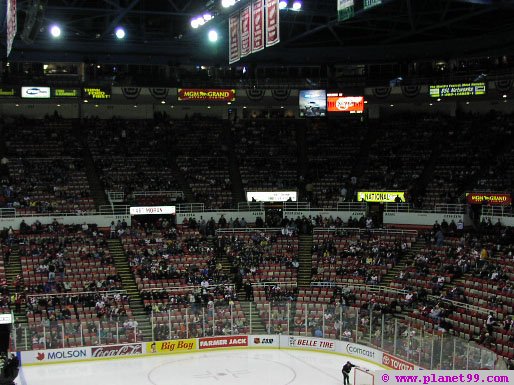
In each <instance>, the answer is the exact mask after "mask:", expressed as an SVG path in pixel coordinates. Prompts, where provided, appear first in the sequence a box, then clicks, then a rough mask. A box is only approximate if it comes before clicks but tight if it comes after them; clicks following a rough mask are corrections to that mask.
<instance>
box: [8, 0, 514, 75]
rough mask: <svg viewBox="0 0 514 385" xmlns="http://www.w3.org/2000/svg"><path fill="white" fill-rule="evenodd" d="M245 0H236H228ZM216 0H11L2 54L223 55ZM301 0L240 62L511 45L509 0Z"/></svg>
mask: <svg viewBox="0 0 514 385" xmlns="http://www.w3.org/2000/svg"><path fill="white" fill-rule="evenodd" d="M248 1H249V0H242V1H240V2H239V3H238V5H236V8H237V7H240V6H242V5H244V4H245V3H247V2H248ZM219 2H220V1H219V0H18V23H19V27H18V34H17V37H16V39H15V42H14V48H13V52H12V53H11V56H10V58H9V59H10V60H17V61H38V62H49V61H52V62H55V61H61V62H77V61H78V62H80V61H86V60H90V61H94V62H98V63H134V64H136V63H155V64H158V63H163V64H168V63H169V64H202V65H214V64H217V65H223V64H227V62H228V59H227V57H228V42H227V38H226V35H227V32H228V31H227V30H228V27H227V18H228V15H229V13H228V12H227V11H223V10H222V9H221V8H220V7H219ZM302 3H303V7H302V10H301V11H299V12H295V11H292V10H283V11H281V43H280V44H279V45H278V46H275V47H271V48H268V49H265V50H264V51H262V52H260V53H257V54H253V55H250V56H249V57H247V58H245V63H249V62H255V63H267V64H276V65H282V64H319V63H327V62H329V63H333V62H335V63H369V62H387V61H402V60H411V59H421V58H442V59H444V58H446V59H447V58H451V57H470V56H488V55H503V54H508V53H510V52H511V51H512V48H513V47H514V1H511V0H383V4H382V5H380V6H377V7H375V8H373V9H370V10H367V11H365V12H361V13H358V14H357V15H356V16H355V17H354V18H352V19H350V20H348V21H345V22H338V21H337V11H336V7H337V6H336V4H337V0H303V2H302ZM207 9H211V10H212V9H218V11H219V12H220V14H219V15H218V16H217V17H216V18H215V19H214V20H213V21H211V22H210V23H209V25H208V26H203V27H201V28H199V29H196V30H193V29H192V28H191V26H190V20H191V18H192V17H194V16H197V15H201V14H202V13H203V12H205V11H206V10H207ZM38 12H39V13H38ZM31 15H32V16H31ZM33 16H35V17H36V23H35V25H34V27H33V29H32V31H25V38H24V39H22V38H21V35H22V33H23V32H24V28H25V29H27V27H26V24H27V23H28V21H29V19H30V18H31V17H33ZM4 18H5V17H4ZM32 20H34V19H32ZM4 23H5V21H4ZM57 23H58V24H60V25H61V27H62V30H63V34H62V36H61V38H59V39H54V38H52V37H51V36H50V34H49V33H48V30H49V28H50V26H51V25H53V24H57ZM119 25H121V26H123V27H124V28H125V29H126V32H127V35H126V38H125V39H123V40H122V41H118V40H117V39H116V37H115V36H114V29H115V28H116V27H117V26H119ZM211 28H216V29H218V31H219V32H220V33H221V39H220V41H219V42H218V43H217V44H216V45H213V44H210V43H209V42H208V41H207V39H206V33H207V30H208V29H211ZM4 30H5V29H4ZM2 41H5V39H2Z"/></svg>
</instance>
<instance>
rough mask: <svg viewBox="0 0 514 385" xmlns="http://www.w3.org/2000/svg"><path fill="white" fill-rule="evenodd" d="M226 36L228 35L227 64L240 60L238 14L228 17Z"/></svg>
mask: <svg viewBox="0 0 514 385" xmlns="http://www.w3.org/2000/svg"><path fill="white" fill-rule="evenodd" d="M228 34H229V55H228V62H229V64H232V63H235V62H236V61H238V60H239V59H241V44H240V34H239V13H235V14H233V15H232V16H230V18H229V20H228Z"/></svg>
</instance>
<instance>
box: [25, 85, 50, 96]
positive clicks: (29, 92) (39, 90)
mask: <svg viewBox="0 0 514 385" xmlns="http://www.w3.org/2000/svg"><path fill="white" fill-rule="evenodd" d="M21 97H22V98H28V99H49V98H50V87H21Z"/></svg>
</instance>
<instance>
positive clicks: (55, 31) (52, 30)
mask: <svg viewBox="0 0 514 385" xmlns="http://www.w3.org/2000/svg"><path fill="white" fill-rule="evenodd" d="M50 34H51V35H52V36H53V37H59V36H61V28H59V26H58V25H53V26H52V27H51V28H50Z"/></svg>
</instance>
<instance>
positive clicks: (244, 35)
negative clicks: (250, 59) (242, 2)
mask: <svg viewBox="0 0 514 385" xmlns="http://www.w3.org/2000/svg"><path fill="white" fill-rule="evenodd" d="M239 19H240V20H239V25H240V27H241V57H245V56H248V55H250V54H251V53H252V34H251V27H250V25H251V19H252V7H251V5H250V4H248V5H247V6H246V7H244V8H243V9H242V10H241V13H240V14H239Z"/></svg>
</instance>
